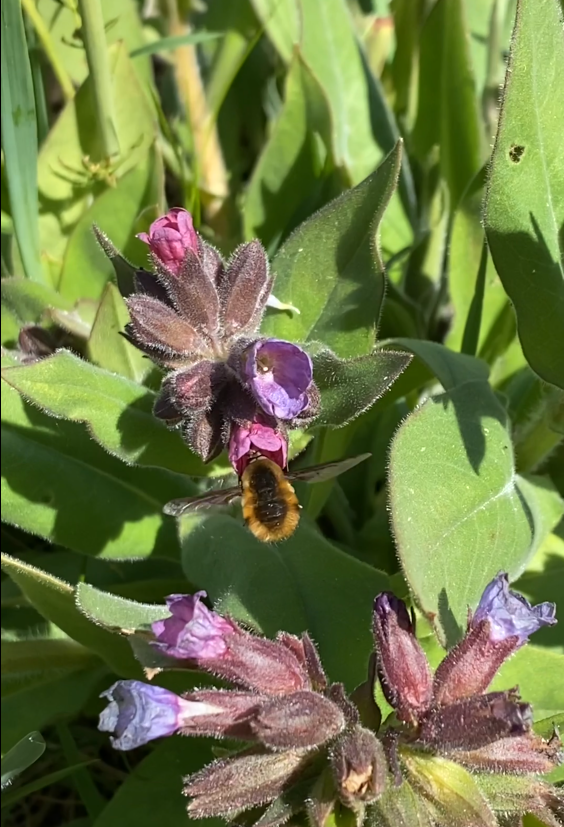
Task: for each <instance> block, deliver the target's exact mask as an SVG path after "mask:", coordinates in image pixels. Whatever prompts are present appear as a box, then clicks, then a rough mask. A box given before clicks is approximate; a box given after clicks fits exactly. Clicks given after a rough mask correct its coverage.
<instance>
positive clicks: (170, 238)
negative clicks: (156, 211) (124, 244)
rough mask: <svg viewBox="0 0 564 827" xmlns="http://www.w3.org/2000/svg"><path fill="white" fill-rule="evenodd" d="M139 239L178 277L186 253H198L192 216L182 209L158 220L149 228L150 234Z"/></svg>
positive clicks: (177, 209) (142, 234)
mask: <svg viewBox="0 0 564 827" xmlns="http://www.w3.org/2000/svg"><path fill="white" fill-rule="evenodd" d="M137 238H138V239H140V240H141V241H144V242H145V244H148V245H149V247H150V248H151V252H152V253H153V255H154V256H155V257H156V258H157V259H159V261H160V262H162V264H164V265H165V267H167V268H168V269H169V270H170V271H171V273H174V275H176V276H177V275H178V274H179V273H180V270H181V269H182V265H183V263H184V259H185V258H186V251H187V250H192V252H193V253H196V254H197V253H198V236H197V234H196V231H195V229H194V224H193V223H192V216H191V215H190V213H189V212H187V211H186V210H183V209H181V208H180V207H175V208H174V209H172V210H169V211H168V212H167V214H166V215H163V216H161V218H157V220H156V221H153V223H152V224H151V226H150V227H149V232H148V233H139V235H138V236H137Z"/></svg>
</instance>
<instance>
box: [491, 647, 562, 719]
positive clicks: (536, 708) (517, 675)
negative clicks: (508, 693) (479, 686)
mask: <svg viewBox="0 0 564 827" xmlns="http://www.w3.org/2000/svg"><path fill="white" fill-rule="evenodd" d="M513 686H518V687H519V692H520V694H521V696H522V698H523V700H524V701H527V703H530V704H532V706H533V712H534V717H535V721H541V720H542V719H543V718H548V717H549V716H551V715H555V714H557V713H561V712H564V655H562V654H559V653H557V652H550V651H549V650H547V649H544V648H542V647H541V646H535V645H534V644H528V646H526V647H525V648H523V649H521V650H519V652H517V653H516V654H515V655H514V656H513V657H512V658H511V660H508V661H507V662H506V663H505V664H504V665H503V666H502V667H501V669H500V671H499V673H498V674H497V676H496V677H495V679H494V682H493V683H492V689H494V690H496V689H511V687H513Z"/></svg>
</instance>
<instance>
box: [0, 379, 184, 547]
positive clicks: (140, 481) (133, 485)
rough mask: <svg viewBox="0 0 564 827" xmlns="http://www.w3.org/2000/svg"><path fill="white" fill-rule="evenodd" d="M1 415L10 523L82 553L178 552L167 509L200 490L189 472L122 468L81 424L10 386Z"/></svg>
mask: <svg viewBox="0 0 564 827" xmlns="http://www.w3.org/2000/svg"><path fill="white" fill-rule="evenodd" d="M2 419H3V422H2V440H3V473H2V504H3V511H2V516H3V519H4V520H5V521H6V522H9V523H12V524H13V525H16V526H19V527H20V528H22V529H24V530H25V531H30V532H32V533H33V534H36V535H39V536H40V537H45V538H46V539H48V540H50V541H51V542H54V543H60V544H61V545H63V546H67V547H68V548H72V549H73V550H75V551H78V552H81V553H84V554H93V555H101V556H104V557H110V558H115V557H120V558H122V559H123V558H126V557H127V558H139V557H146V556H148V555H149V554H151V553H153V554H159V555H167V556H176V554H177V542H176V538H175V532H174V524H173V523H172V521H171V520H168V519H167V518H166V517H164V516H163V514H162V507H163V505H164V504H165V503H166V502H168V501H169V500H170V499H171V497H172V498H175V497H178V496H186V495H189V494H194V493H196V492H195V489H194V486H193V484H192V483H191V482H190V481H189V479H188V478H187V477H185V476H184V475H180V474H173V473H171V472H168V471H165V470H162V469H158V468H131V467H128V466H126V465H124V463H123V462H121V461H120V460H118V459H116V458H115V457H111V456H109V455H108V454H107V453H106V452H105V451H103V450H102V448H100V447H99V446H98V445H96V443H95V442H93V440H92V439H90V437H89V435H88V433H87V431H86V430H85V429H84V428H83V427H82V426H81V425H79V424H77V423H74V422H60V421H57V420H55V419H53V418H52V417H49V416H47V415H45V414H43V413H41V412H40V411H37V410H34V409H33V408H32V407H31V406H30V405H28V404H27V403H24V401H23V399H22V398H21V397H20V396H19V394H17V393H16V392H15V391H14V390H13V389H12V388H10V387H8V386H6V384H5V383H3V392H2Z"/></svg>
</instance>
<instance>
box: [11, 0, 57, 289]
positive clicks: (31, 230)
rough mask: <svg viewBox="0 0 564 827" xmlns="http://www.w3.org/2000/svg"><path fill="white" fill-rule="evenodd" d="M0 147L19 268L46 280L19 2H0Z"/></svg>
mask: <svg viewBox="0 0 564 827" xmlns="http://www.w3.org/2000/svg"><path fill="white" fill-rule="evenodd" d="M1 68H2V86H1V88H2V148H3V150H4V159H5V163H6V177H7V180H8V189H9V192H10V206H11V211H12V220H13V222H14V232H15V235H16V239H17V242H18V247H19V249H20V255H21V259H22V263H23V268H24V271H25V274H26V276H27V277H28V278H30V279H33V280H34V281H39V282H46V281H47V277H46V275H45V273H44V272H43V268H42V266H41V257H40V247H39V223H38V212H39V206H38V198H37V123H36V117H35V96H34V93H33V81H32V76H31V67H30V63H29V56H28V52H27V43H26V39H25V30H24V24H23V17H22V11H21V6H20V4H19V2H18V0H3V2H2V55H1Z"/></svg>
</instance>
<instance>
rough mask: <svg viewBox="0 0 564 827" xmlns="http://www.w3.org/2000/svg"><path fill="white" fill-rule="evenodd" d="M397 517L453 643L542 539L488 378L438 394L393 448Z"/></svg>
mask: <svg viewBox="0 0 564 827" xmlns="http://www.w3.org/2000/svg"><path fill="white" fill-rule="evenodd" d="M389 484H390V499H391V508H392V524H393V529H394V533H395V537H396V542H397V547H398V552H399V555H400V559H401V562H402V567H403V570H404V573H405V575H406V577H407V580H408V582H409V585H410V587H411V589H412V591H413V593H414V595H415V596H416V598H417V601H418V603H419V605H420V606H421V608H422V609H423V611H424V612H425V614H426V615H427V616H428V617H429V618H430V619H431V620H434V622H435V624H436V626H437V630H438V632H439V634H440V636H441V638H442V639H443V640H446V641H447V642H448V644H449V645H452V643H454V642H455V641H456V640H457V639H459V638H460V637H461V635H462V633H463V630H464V628H465V624H466V617H467V612H468V606H470V607H471V608H475V607H476V605H477V603H478V601H479V598H480V596H481V594H482V592H483V589H484V587H485V585H486V584H487V583H488V582H489V581H490V580H491V579H492V577H494V576H495V575H496V574H497V573H498V572H499V571H500V570H502V571H508V572H509V574H510V577H515V575H516V574H518V573H520V572H521V571H522V569H523V567H524V564H525V562H526V560H527V558H528V555H529V550H530V548H531V543H532V539H533V532H532V526H531V522H530V516H529V512H528V509H527V508H526V507H525V506H524V504H523V500H522V495H521V493H520V491H519V489H518V484H517V480H516V478H515V468H514V462H513V451H512V446H511V439H510V435H509V432H508V430H507V421H506V414H505V411H504V409H503V408H502V406H501V405H500V403H499V402H498V400H497V399H496V397H495V395H494V394H493V392H492V391H491V389H490V388H489V386H488V385H487V384H486V383H485V382H467V383H465V384H463V385H461V386H459V387H458V388H456V387H455V388H454V389H453V390H452V391H450V392H449V393H446V394H444V395H441V396H436V397H431V398H430V399H429V400H428V401H427V402H426V403H425V404H424V405H422V406H421V407H420V408H418V409H417V410H415V411H414V412H413V413H412V414H411V415H410V416H409V417H408V418H407V419H406V420H405V422H404V423H403V425H402V426H401V427H400V429H399V431H398V432H397V434H396V436H395V438H394V440H393V442H392V448H391V453H390V476H389Z"/></svg>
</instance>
